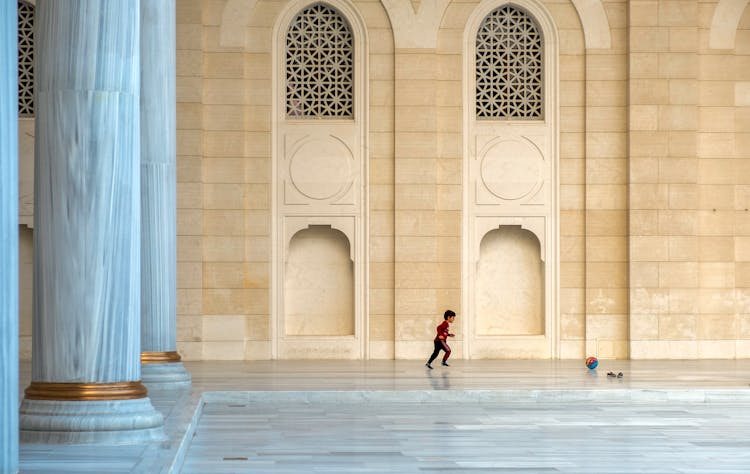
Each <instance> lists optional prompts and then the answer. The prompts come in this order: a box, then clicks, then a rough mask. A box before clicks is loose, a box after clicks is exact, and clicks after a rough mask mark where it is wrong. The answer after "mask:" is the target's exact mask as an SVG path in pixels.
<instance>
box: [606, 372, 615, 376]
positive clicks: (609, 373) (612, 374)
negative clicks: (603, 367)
mask: <svg viewBox="0 0 750 474" xmlns="http://www.w3.org/2000/svg"><path fill="white" fill-rule="evenodd" d="M607 377H616V375H615V373H614V372H607Z"/></svg>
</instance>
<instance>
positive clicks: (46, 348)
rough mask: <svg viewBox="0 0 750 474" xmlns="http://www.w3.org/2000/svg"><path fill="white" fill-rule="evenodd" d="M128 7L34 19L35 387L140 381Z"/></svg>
mask: <svg viewBox="0 0 750 474" xmlns="http://www.w3.org/2000/svg"><path fill="white" fill-rule="evenodd" d="M138 15H139V12H138V2H135V3H133V2H120V1H119V0H105V1H94V0H71V1H66V2H59V1H55V0H39V1H38V2H37V8H36V38H35V39H36V53H37V54H36V69H35V73H36V88H37V89H36V99H37V100H36V113H37V118H36V141H35V153H36V157H35V159H36V166H35V190H34V193H35V199H34V205H35V211H34V324H33V326H34V328H33V361H34V369H33V370H34V380H35V381H43V382H119V381H133V380H140V378H141V377H140V160H139V156H140V151H139V150H140V136H139V135H140V128H139V104H138V98H139V96H138V93H139V92H138V91H139V82H140V80H139V74H138V71H139V70H140V65H139V58H140V53H139V49H138V45H139V38H138V24H139V16H138Z"/></svg>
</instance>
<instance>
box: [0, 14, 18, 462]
mask: <svg viewBox="0 0 750 474" xmlns="http://www.w3.org/2000/svg"><path fill="white" fill-rule="evenodd" d="M17 22H18V15H17V12H16V2H10V1H6V2H0V472H7V473H15V472H17V471H18V57H17V56H18V37H17V32H16V31H17V26H18V23H17Z"/></svg>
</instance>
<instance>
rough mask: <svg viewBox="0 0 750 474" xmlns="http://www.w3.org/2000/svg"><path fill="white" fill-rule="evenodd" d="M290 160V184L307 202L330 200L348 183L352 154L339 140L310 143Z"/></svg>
mask: <svg viewBox="0 0 750 474" xmlns="http://www.w3.org/2000/svg"><path fill="white" fill-rule="evenodd" d="M290 161H291V162H290V163H289V177H290V179H291V181H292V184H293V185H294V187H295V188H296V189H297V190H298V191H299V192H300V193H302V194H304V195H305V196H307V197H308V198H310V199H318V200H320V199H330V198H332V197H333V196H335V195H336V194H338V193H339V192H341V190H342V188H343V187H344V186H345V185H346V184H348V183H349V181H350V171H351V161H352V153H351V151H350V150H349V149H348V148H347V147H346V146H345V145H344V144H343V143H341V142H340V141H338V140H335V139H329V140H310V141H308V142H306V143H304V144H303V145H302V146H300V147H299V148H298V149H297V151H296V152H295V153H294V155H293V156H292V158H291V160H290Z"/></svg>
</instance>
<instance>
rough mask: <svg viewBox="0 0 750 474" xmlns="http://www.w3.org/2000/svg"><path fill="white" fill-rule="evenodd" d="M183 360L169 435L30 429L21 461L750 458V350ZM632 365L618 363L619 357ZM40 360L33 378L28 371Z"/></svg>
mask: <svg viewBox="0 0 750 474" xmlns="http://www.w3.org/2000/svg"><path fill="white" fill-rule="evenodd" d="M422 364H423V362H419V361H366V362H361V361H246V362H193V363H186V364H185V365H186V366H187V368H188V370H190V372H191V373H192V374H193V379H194V383H193V390H192V392H191V393H183V394H178V393H168V392H167V393H163V392H159V391H152V392H151V393H150V396H151V397H152V400H153V401H154V404H155V406H156V407H157V408H158V409H159V410H162V411H163V412H164V413H165V415H166V418H167V426H166V431H167V434H168V435H169V438H170V439H169V441H166V442H164V443H160V444H158V445H154V446H97V447H91V446H47V445H26V444H25V445H22V446H21V468H22V471H23V472H25V473H26V472H35V473H62V472H148V473H157V472H165V473H166V472H185V473H206V472H208V473H222V472H236V473H245V472H274V473H287V472H352V473H356V472H522V473H531V472H580V473H588V472H597V473H609V472H613V473H616V472H659V473H661V472H685V473H688V472H707V473H708V472H723V473H740V472H742V473H747V472H750V449H748V448H750V386H749V385H748V383H750V360H741V361H602V362H601V365H600V367H599V368H598V369H597V370H595V371H590V370H588V369H586V368H585V367H584V366H583V363H582V362H581V361H461V360H456V361H455V362H454V363H453V365H452V366H451V367H448V368H444V367H436V368H435V370H433V371H429V370H427V369H426V368H424V367H423V366H422ZM609 371H612V372H615V373H616V372H623V377H622V378H620V379H617V378H612V377H607V376H606V373H607V372H609ZM28 378H29V370H28V366H23V367H22V370H21V385H22V386H25V385H26V384H28Z"/></svg>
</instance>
